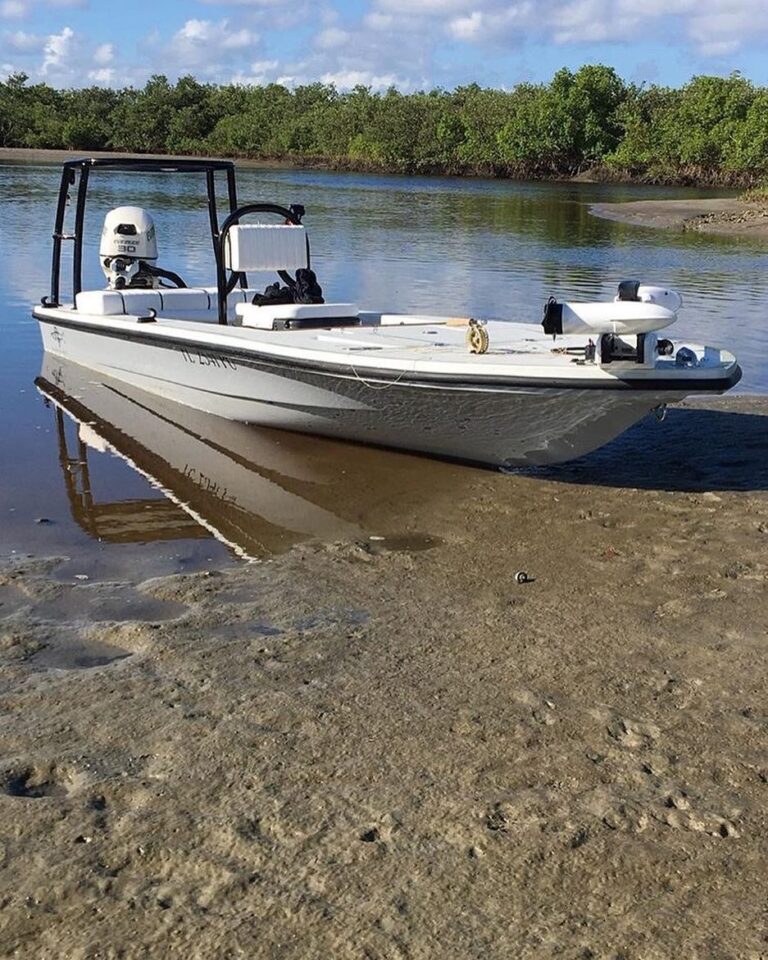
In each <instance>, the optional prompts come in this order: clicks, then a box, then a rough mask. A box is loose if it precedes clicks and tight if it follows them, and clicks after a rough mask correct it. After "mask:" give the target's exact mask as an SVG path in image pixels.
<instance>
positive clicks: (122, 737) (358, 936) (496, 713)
mask: <svg viewBox="0 0 768 960" xmlns="http://www.w3.org/2000/svg"><path fill="white" fill-rule="evenodd" d="M424 463H425V475H428V476H429V477H430V484H429V487H430V489H432V490H434V494H432V495H430V493H429V492H428V491H426V490H424V489H423V488H422V489H419V490H418V495H415V494H414V495H412V496H410V497H408V496H405V497H403V500H402V502H400V500H399V499H394V498H393V499H392V501H391V503H390V506H389V512H390V514H391V516H392V517H393V518H395V517H397V518H399V529H400V534H399V535H398V536H395V535H394V534H392V535H391V536H386V537H385V538H384V539H369V538H367V537H363V538H357V539H354V538H353V539H349V540H340V541H336V542H332V543H322V542H318V541H314V542H311V543H304V544H299V545H296V546H294V547H293V548H292V549H291V550H289V551H288V552H287V553H285V554H283V555H281V556H279V557H278V558H276V559H274V560H272V561H270V562H264V563H258V564H250V565H248V564H238V565H236V566H233V567H229V568H226V569H222V570H209V571H200V572H196V573H189V574H182V575H173V576H162V577H155V578H153V579H143V578H142V577H141V575H140V573H139V574H137V576H136V577H135V578H133V579H131V580H122V581H120V582H114V581H113V582H108V581H100V580H98V579H96V578H93V579H89V580H83V579H78V578H77V577H75V576H72V575H71V574H70V575H69V576H63V575H62V574H61V569H62V565H61V564H60V563H59V561H57V559H56V558H43V557H39V556H37V557H28V558H16V559H15V560H13V561H10V560H6V561H5V562H4V563H3V565H2V570H1V576H0V604H1V605H0V617H2V620H0V665H1V666H2V671H1V672H0V678H1V679H0V704H1V705H2V711H3V722H2V724H1V725H0V741H1V745H0V757H1V758H2V760H1V762H0V878H2V879H1V880H0V955H1V956H4V957H6V956H7V957H19V958H21V957H24V958H26V957H35V958H39V960H46V958H50V960H54V958H55V960H61V958H72V960H86V958H88V960H96V958H117V957H121V958H149V957H152V958H156V957H175V956H178V957H184V958H198V957H199V958H206V960H208V958H212V957H217V958H219V957H238V956H243V957H264V958H291V960H293V958H295V960H306V958H329V957H333V958H334V960H337V958H342V960H344V958H350V960H351V958H361V957H367V958H381V960H384V958H387V960H389V958H427V957H436V956H439V957H442V958H457V960H458V958H462V960H465V958H484V960H486V958H508V957H515V958H536V960H538V958H546V957H567V958H587V957H589V958H601V960H602V958H604V960H616V958H618V957H623V958H625V960H668V958H670V957H691V958H693V957H702V958H704V957H706V958H757V957H760V956H763V955H764V953H765V948H766V944H765V927H764V878H765V875H766V870H767V869H768V851H766V845H765V836H766V827H768V824H767V823H766V791H767V790H768V759H767V758H768V716H767V715H766V711H765V689H766V681H768V668H767V667H766V660H765V655H764V653H765V646H766V641H767V640H768V591H767V590H766V581H767V580H768V399H765V398H762V399H761V398H745V397H736V398H729V399H725V400H721V401H716V402H708V403H704V404H702V403H696V404H686V405H684V407H683V408H682V409H678V410H674V411H671V413H670V417H669V420H668V422H667V423H665V424H663V425H661V426H659V425H656V424H654V423H644V424H643V425H641V426H640V427H638V428H637V429H635V430H633V431H632V432H631V433H630V435H629V436H628V438H627V439H626V440H625V441H621V442H619V444H618V445H611V446H609V447H608V448H606V449H605V450H604V451H602V452H600V453H598V454H597V455H596V456H595V457H592V458H586V459H585V460H583V461H581V462H578V463H576V464H574V465H571V466H568V467H566V468H562V469H561V470H550V471H539V472H535V473H532V474H528V475H525V474H517V475H509V476H505V475H502V474H497V473H490V472H485V471H481V470H475V469H472V468H462V467H458V466H456V465H452V464H435V463H434V462H432V461H424ZM441 477H442V478H443V480H446V479H447V478H453V480H454V482H452V483H448V482H444V483H442V484H440V483H439V482H436V481H438V480H439V479H440V478H441ZM414 490H416V488H415V487H414ZM377 495H378V496H379V497H381V499H382V502H384V499H385V498H384V496H383V494H381V493H379V494H377ZM396 526H397V525H396V524H393V529H395V527H396ZM70 569H71V568H70ZM519 570H524V571H526V572H527V573H528V575H529V582H527V583H522V584H518V583H517V582H516V581H515V573H516V572H517V571H519ZM57 571H58V572H57Z"/></svg>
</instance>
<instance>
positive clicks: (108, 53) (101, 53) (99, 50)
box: [93, 43, 115, 65]
mask: <svg viewBox="0 0 768 960" xmlns="http://www.w3.org/2000/svg"><path fill="white" fill-rule="evenodd" d="M114 59H115V48H114V46H113V45H112V44H111V43H101V44H99V46H98V47H96V50H95V51H94V53H93V62H94V63H99V64H102V65H106V64H107V63H112V61H113V60H114Z"/></svg>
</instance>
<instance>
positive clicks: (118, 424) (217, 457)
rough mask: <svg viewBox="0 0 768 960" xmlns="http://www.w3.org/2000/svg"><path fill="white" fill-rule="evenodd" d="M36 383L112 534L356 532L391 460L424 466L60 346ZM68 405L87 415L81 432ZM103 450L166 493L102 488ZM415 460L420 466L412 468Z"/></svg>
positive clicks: (65, 454) (344, 535) (279, 544)
mask: <svg viewBox="0 0 768 960" xmlns="http://www.w3.org/2000/svg"><path fill="white" fill-rule="evenodd" d="M35 383H36V386H37V387H38V389H39V390H40V392H41V393H42V394H43V395H44V396H45V397H46V398H48V399H49V400H50V401H51V402H52V403H53V405H54V406H55V410H56V422H57V432H58V442H59V462H60V465H61V469H62V475H63V478H64V483H65V486H66V490H67V497H68V500H69V504H70V509H71V511H72V515H73V517H74V519H75V520H76V522H77V523H78V524H79V525H80V527H82V529H83V530H85V531H86V532H87V533H89V534H90V535H91V536H93V537H94V538H97V539H99V540H102V541H107V542H113V543H131V542H146V541H156V540H174V539H192V538H201V537H207V536H211V535H212V536H214V537H216V538H217V539H218V540H220V541H222V542H223V543H225V544H227V545H228V546H229V547H230V548H231V549H232V550H233V551H234V552H235V553H236V554H237V555H239V556H241V557H244V558H247V559H259V558H263V557H265V556H270V555H273V554H276V553H280V552H283V551H285V550H287V549H289V548H290V547H291V546H292V545H294V544H295V543H298V542H300V541H302V540H307V539H313V538H320V539H326V540H328V539H334V540H335V539H353V538H356V537H359V536H362V535H363V533H364V527H365V526H366V525H367V524H368V523H374V522H375V518H374V517H372V516H370V510H371V509H375V506H376V505H379V506H380V505H381V504H380V502H379V498H378V496H377V495H376V493H375V491H373V490H372V489H371V479H372V476H376V475H377V474H378V478H381V469H380V468H381V463H382V461H383V460H387V459H389V460H390V461H392V459H393V458H394V459H395V460H396V461H397V463H396V464H394V463H393V465H392V469H393V470H396V471H397V472H398V473H399V474H401V476H400V479H401V480H402V482H403V483H406V484H407V483H408V482H409V480H410V481H412V480H413V479H414V475H415V471H418V470H419V469H421V470H422V471H423V461H422V460H420V459H419V458H415V457H414V458H411V457H408V456H407V455H398V454H389V453H384V452H381V451H376V450H369V449H368V450H366V449H365V448H357V447H353V446H351V445H348V444H343V443H335V442H332V441H328V440H321V439H315V438H311V437H304V436H299V435H294V434H286V433H282V432H280V431H271V430H265V429H259V428H255V427H250V426H247V425H244V424H240V423H234V422H232V421H228V420H222V419H220V418H218V417H215V416H211V415H210V414H206V413H202V412H200V411H198V410H193V409H192V408H190V407H184V406H180V405H178V404H175V403H173V402H172V401H169V400H164V399H162V398H160V397H157V396H152V395H150V394H146V393H144V392H143V391H141V390H139V389H137V388H134V387H131V386H129V385H127V384H125V383H123V382H119V381H115V380H111V379H110V378H108V377H105V376H103V375H101V374H97V373H95V372H94V371H92V370H86V369H85V368H84V367H81V366H79V365H77V364H73V363H70V362H68V361H64V360H62V359H61V358H59V357H53V356H51V355H48V354H46V355H45V356H44V359H43V367H42V370H41V373H40V376H39V377H38V378H37V380H36V381H35ZM65 415H66V416H69V417H70V418H71V419H72V420H73V421H74V422H75V424H76V425H77V439H76V440H75V441H74V442H72V440H71V438H68V435H67V434H68V431H67V429H66V416H65ZM69 432H70V434H71V430H70V431H69ZM94 450H95V451H99V452H101V453H111V454H114V455H115V456H117V457H120V458H121V459H122V460H123V461H125V462H126V463H127V464H129V465H130V466H131V467H132V468H133V469H134V470H136V471H137V472H138V473H140V474H141V475H142V476H143V477H145V478H146V479H147V481H148V482H149V483H150V484H151V485H152V486H153V487H155V488H156V489H159V490H160V491H162V493H163V494H165V498H159V497H146V498H139V499H135V498H134V499H104V497H103V496H99V491H97V490H95V489H94V485H93V484H92V478H91V474H92V471H91V468H90V465H89V454H90V453H91V452H92V451H94ZM374 461H375V463H374ZM405 461H412V466H411V469H410V470H406V471H405V473H404V474H403V473H402V469H401V468H402V464H403V462H405ZM436 466H438V467H441V466H442V467H445V468H446V469H447V470H449V471H450V469H451V468H450V466H449V465H436ZM101 492H102V493H103V491H101ZM390 492H391V491H390ZM366 497H369V499H368V500H366ZM369 529H370V527H369Z"/></svg>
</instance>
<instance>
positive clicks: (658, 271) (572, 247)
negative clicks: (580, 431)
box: [0, 164, 768, 616]
mask: <svg viewBox="0 0 768 960" xmlns="http://www.w3.org/2000/svg"><path fill="white" fill-rule="evenodd" d="M58 177H59V168H58V166H56V165H34V164H0V199H2V209H3V218H2V225H1V226H0V257H1V258H2V264H3V269H2V271H0V327H1V328H2V334H3V350H2V353H0V404H2V412H3V416H2V418H0V449H2V456H1V459H0V463H1V466H0V555H7V554H9V553H13V552H16V553H24V552H35V553H46V554H61V555H65V556H69V557H71V558H72V559H71V560H70V561H69V563H68V564H66V565H65V566H64V567H63V568H62V570H63V571H64V575H71V576H77V575H81V576H86V575H87V576H89V577H98V576H100V577H114V576H119V575H123V574H127V573H131V572H132V571H133V570H135V569H136V568H137V567H138V566H140V568H141V571H142V575H143V576H148V575H151V574H152V573H153V572H157V573H160V572H167V571H168V570H169V569H189V568H195V567H199V566H201V565H205V564H209V563H219V562H222V561H223V560H224V559H225V558H226V557H228V556H231V555H232V554H239V555H241V556H248V557H265V556H269V555H272V554H274V553H277V552H280V551H281V550H284V549H287V548H288V547H290V546H291V545H292V544H293V543H295V542H297V541H299V540H302V539H306V538H307V537H313V536H320V537H325V538H327V537H348V536H350V535H352V536H361V537H364V536H367V535H369V534H376V535H384V536H385V537H391V538H392V539H393V542H397V538H398V537H401V538H402V536H404V535H406V534H408V535H409V536H410V535H413V534H414V532H417V533H422V534H423V535H425V536H426V535H428V533H429V532H428V531H418V529H417V528H416V527H414V524H415V523H417V520H418V504H419V498H420V497H429V496H430V495H431V491H432V490H434V489H436V488H441V487H442V488H449V487H450V485H451V484H454V483H460V482H461V476H462V471H466V470H467V469H468V468H466V467H458V466H455V465H451V464H443V463H437V462H434V461H429V460H425V459H422V458H417V457H412V456H409V455H407V454H399V453H388V452H384V451H377V450H364V449H362V448H359V447H352V446H350V445H345V444H341V443H334V442H331V441H326V440H317V439H314V438H303V437H297V436H289V435H282V434H280V433H277V432H275V431H266V430H251V429H246V428H242V427H238V426H237V425H226V430H225V432H227V431H228V432H229V434H230V435H229V436H228V441H227V443H224V444H221V443H219V442H218V437H219V435H220V434H221V432H222V430H224V428H223V427H222V425H221V422H220V421H216V420H215V418H205V417H200V418H198V420H196V421H195V422H194V423H191V424H189V423H188V424H186V425H184V424H183V423H182V424H180V420H183V416H182V415H181V414H177V413H175V412H174V411H173V410H169V409H164V411H163V416H160V415H159V414H158V409H157V404H155V403H153V402H150V403H148V404H147V403H145V404H144V405H142V403H141V402H140V399H139V398H137V397H135V396H133V397H129V396H125V395H122V394H121V395H120V396H116V393H115V391H114V390H112V391H111V392H110V391H106V390H105V388H103V387H100V385H99V384H94V383H90V384H89V383H88V378H87V377H86V381H85V383H81V382H80V381H79V380H78V376H80V375H79V374H78V372H77V370H75V371H74V372H73V371H72V370H67V369H61V368H59V369H58V372H57V367H56V365H54V366H53V367H51V366H50V365H49V366H48V368H46V369H42V351H41V348H40V341H39V334H38V331H37V327H36V324H35V323H34V322H33V321H32V319H31V316H30V305H31V304H32V303H33V302H35V301H37V300H39V299H40V297H41V296H43V295H44V294H46V293H47V292H48V284H49V271H50V233H51V227H52V221H53V214H54V204H55V198H56V190H57V185H58ZM201 187H202V184H201V179H200V178H199V177H198V176H187V177H176V178H171V177H162V176H157V175H140V174H121V175H112V176H110V177H108V176H107V175H102V176H101V177H98V176H97V177H95V178H94V180H93V182H92V192H91V198H90V208H89V212H88V216H87V217H86V230H87V232H88V233H89V237H90V239H89V242H88V244H87V246H86V252H85V258H84V282H85V285H86V286H89V285H90V286H101V285H102V283H103V280H102V276H101V272H100V269H99V266H98V262H97V259H96V241H97V237H98V233H99V230H100V226H101V220H102V218H103V215H104V213H105V212H106V210H108V209H109V208H111V207H113V206H117V205H120V204H123V203H134V202H135V203H139V204H141V205H143V206H146V207H147V208H148V209H149V210H150V211H151V212H152V214H153V215H154V217H155V221H156V225H157V230H158V237H159V245H160V261H159V262H160V264H161V265H162V266H165V267H167V268H169V269H171V270H175V271H176V272H178V273H180V274H181V275H182V276H183V277H184V278H185V279H186V280H187V282H188V283H190V284H191V283H210V282H211V278H212V260H211V251H210V240H209V237H208V235H207V232H206V231H207V212H206V208H205V205H204V203H203V202H202V194H201ZM239 193H240V201H241V202H246V201H249V200H275V201H277V202H280V203H284V204H289V203H292V202H301V203H304V204H305V206H306V207H307V218H306V224H307V226H308V228H309V231H310V234H311V237H312V242H313V261H314V266H315V268H316V270H317V272H318V275H319V277H320V280H321V283H322V284H323V286H324V288H325V290H326V292H327V293H330V294H331V295H332V296H333V297H334V298H335V299H339V300H354V301H356V302H358V303H359V304H360V305H361V306H363V307H368V308H376V307H385V308H388V309H393V310H401V309H402V310H405V309H408V310H414V311H416V312H422V311H423V312H441V311H449V312H451V313H455V314H459V315H460V314H466V313H470V312H472V313H475V314H478V315H486V316H498V317H505V318H509V319H514V320H527V321H530V322H531V323H538V321H539V318H540V314H541V308H542V304H543V302H544V301H545V300H546V299H547V297H549V296H550V295H557V296H558V298H560V299H592V298H605V297H608V296H611V295H612V293H613V291H614V289H615V286H616V283H617V282H618V281H619V280H621V279H623V278H625V277H636V278H639V279H643V280H646V281H651V282H658V283H663V284H667V285H669V286H672V287H674V288H676V289H678V290H680V291H681V292H683V294H684V296H685V303H686V308H685V310H684V311H683V313H682V314H681V317H680V320H679V321H678V324H677V327H676V329H677V330H678V331H679V333H680V334H682V335H684V336H687V337H691V338H693V339H697V340H704V341H707V342H710V343H714V344H720V345H723V346H727V347H728V348H729V349H732V350H733V351H734V352H735V353H736V354H737V355H738V357H739V359H740V361H741V363H742V366H743V369H744V379H743V381H742V383H741V384H740V386H739V388H738V390H739V392H742V393H768V362H767V361H768V325H766V323H765V319H764V317H765V308H766V303H767V302H768V269H767V268H768V250H766V249H765V247H764V246H761V245H760V244H759V243H756V242H754V241H745V240H733V239H727V238H720V237H709V236H705V235H700V234H677V233H671V232H664V231H657V230H650V229H642V228H637V227H630V226H625V225H622V224H619V223H615V222H611V221H607V220H600V219H597V218H594V217H592V216H590V215H589V212H588V209H589V205H590V204H591V203H595V202H610V201H619V200H629V199H639V198H647V199H652V198H657V197H670V198H680V197H685V196H691V195H695V193H696V191H691V190H671V189H664V188H660V189H656V188H654V189H650V188H633V187H628V186H620V187H616V186H604V185H593V184H525V183H524V184H520V183H513V182H508V181H486V180H462V179H452V178H424V179H411V178H405V177H394V176H368V175H360V174H337V173H325V172H317V171H293V170H291V171H286V170H275V171H266V170H263V169H258V170H243V171H241V172H240V174H239ZM65 264H66V261H65ZM64 276H65V277H66V276H67V274H66V267H65V273H64ZM65 289H66V285H65ZM41 374H42V380H40V382H39V384H38V386H39V388H40V389H38V388H37V387H36V386H35V379H36V378H37V377H39V376H40V375H41ZM73 382H75V383H77V384H78V387H77V391H75V395H74V396H73V393H72V389H73V388H71V384H72V383H73ZM68 386H69V387H70V390H69V391H68V390H67V388H68ZM57 391H58V392H57ZM84 393H85V394H88V396H87V397H85V396H84V395H83V394H84ZM67 398H69V400H74V401H75V402H74V403H69V404H67V403H66V402H64V401H65V400H67ZM116 401H119V402H116ZM57 403H61V404H62V405H63V407H64V410H65V411H66V412H61V411H60V409H59V408H57V407H56V404H57ZM169 451H172V453H171V452H169ZM609 453H610V451H609ZM602 456H603V460H602V461H600V463H605V462H606V461H605V454H602ZM608 459H609V460H610V456H609V458H608ZM595 462H596V463H597V461H595ZM596 470H597V472H598V473H599V472H600V469H599V467H597V468H596ZM571 472H573V471H571ZM587 472H588V473H589V470H588V471H587ZM594 472H595V471H594V470H593V471H592V473H594ZM590 476H591V473H590ZM596 482H600V478H599V477H598V478H597V481H596ZM627 482H629V480H628V481H627ZM409 511H410V513H409ZM374 542H378V541H374ZM148 543H152V544H153V547H152V549H148V547H147V544H148ZM1 615H2V611H1V610H0V616H1Z"/></svg>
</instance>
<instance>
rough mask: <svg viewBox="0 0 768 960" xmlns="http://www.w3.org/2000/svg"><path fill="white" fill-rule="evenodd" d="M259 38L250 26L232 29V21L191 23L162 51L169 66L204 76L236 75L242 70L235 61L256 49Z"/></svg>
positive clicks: (177, 33)
mask: <svg viewBox="0 0 768 960" xmlns="http://www.w3.org/2000/svg"><path fill="white" fill-rule="evenodd" d="M258 41H259V36H258V34H257V33H254V32H253V31H252V30H249V29H248V28H247V27H241V28H239V29H234V30H233V29H231V28H230V24H229V21H228V20H219V21H213V20H196V19H193V20H187V21H186V23H184V24H183V26H182V27H181V28H180V29H179V30H177V31H176V33H175V34H174V35H173V38H172V39H171V42H170V44H169V45H168V46H167V47H165V48H164V49H163V51H162V60H163V64H164V65H165V66H163V67H162V69H163V72H166V68H167V66H170V67H172V68H174V69H175V70H176V71H181V72H183V73H198V74H200V75H201V76H204V77H216V76H227V77H230V76H232V75H233V74H234V73H235V72H236V71H237V69H238V64H237V63H235V62H233V58H237V57H242V56H243V55H245V54H247V53H248V52H249V51H251V50H253V49H254V48H255V47H256V46H257V44H258Z"/></svg>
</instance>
